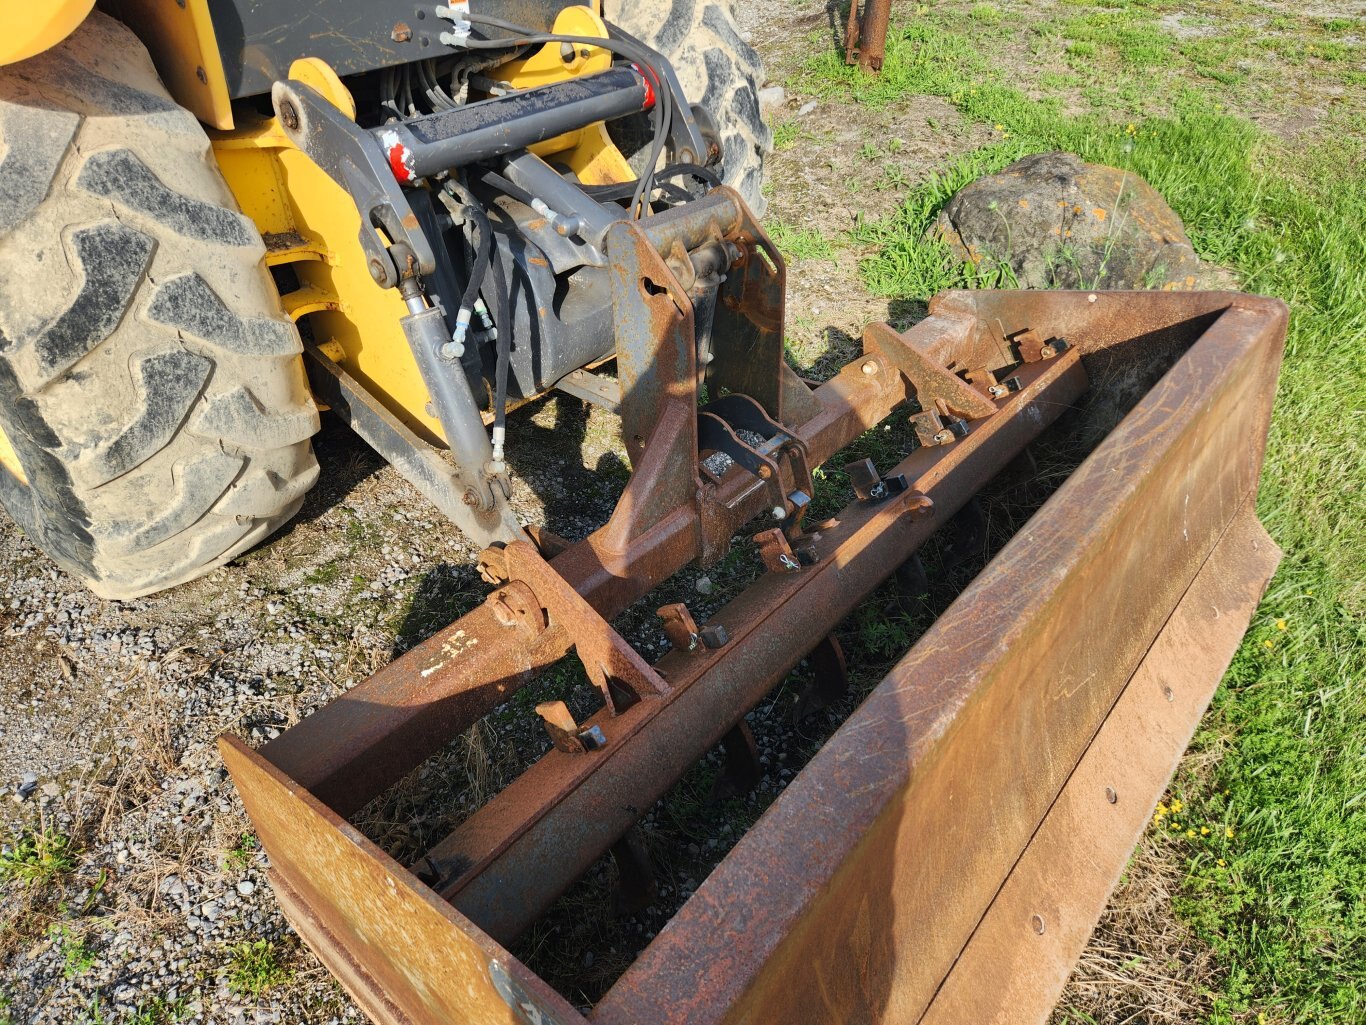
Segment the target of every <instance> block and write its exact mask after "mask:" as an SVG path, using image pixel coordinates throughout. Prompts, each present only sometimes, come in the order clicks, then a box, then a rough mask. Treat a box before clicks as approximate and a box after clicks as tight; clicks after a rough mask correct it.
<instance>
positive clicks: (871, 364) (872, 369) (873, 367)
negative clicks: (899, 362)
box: [859, 359, 878, 376]
mask: <svg viewBox="0 0 1366 1025" xmlns="http://www.w3.org/2000/svg"><path fill="white" fill-rule="evenodd" d="M859 369H860V370H862V371H863V372H864V373H865V374H868V375H869V376H871V375H873V374H876V373H877V371H878V366H877V360H875V359H870V360H864V363H863V366H861V367H860V368H859Z"/></svg>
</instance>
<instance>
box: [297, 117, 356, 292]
mask: <svg viewBox="0 0 1366 1025" xmlns="http://www.w3.org/2000/svg"><path fill="white" fill-rule="evenodd" d="M280 124H282V125H284V126H285V127H286V128H287V129H289V130H290V131H291V132H292V131H294V130H295V129H296V128H298V127H299V111H298V108H296V107H295V106H294V103H293V101H291V100H282V101H281V103H280ZM378 264H379V261H378V260H371V261H370V267H371V271H370V273H371V274H373V273H374V268H375V267H376V266H378Z"/></svg>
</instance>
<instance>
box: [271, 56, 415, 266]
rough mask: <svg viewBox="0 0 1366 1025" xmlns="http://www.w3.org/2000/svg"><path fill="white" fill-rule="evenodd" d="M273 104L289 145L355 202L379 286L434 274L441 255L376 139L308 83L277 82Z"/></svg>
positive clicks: (367, 255) (368, 259) (364, 245)
mask: <svg viewBox="0 0 1366 1025" xmlns="http://www.w3.org/2000/svg"><path fill="white" fill-rule="evenodd" d="M270 99H271V103H272V104H274V107H275V116H276V117H277V118H278V119H279V122H280V128H281V130H282V131H283V132H284V133H285V136H286V137H287V138H288V139H289V141H290V142H292V143H294V145H295V146H297V147H298V148H299V150H300V151H301V152H303V153H305V154H306V155H307V156H308V157H309V159H311V160H312V161H313V162H314V163H315V164H317V165H318V166H319V167H320V168H322V169H323V171H325V172H326V173H327V176H328V177H329V178H331V179H332V180H333V181H335V182H336V183H337V184H338V185H340V186H341V187H342V188H343V189H345V190H346V192H347V194H348V195H349V196H350V197H351V199H352V200H353V201H354V202H355V204H356V209H357V210H359V211H360V216H361V229H360V244H361V248H362V249H363V250H364V252H365V259H366V265H367V266H368V267H369V270H370V276H371V277H372V278H374V280H375V284H377V285H379V286H380V287H382V288H394V287H396V286H397V285H398V283H399V279H400V278H401V277H404V276H407V275H410V274H413V273H416V274H419V275H423V276H425V275H428V274H432V273H434V272H435V271H436V253H435V252H434V251H433V250H432V246H431V243H430V242H429V241H428V239H427V236H426V235H424V234H423V233H422V228H421V226H420V225H419V224H418V221H417V217H416V216H415V215H414V214H413V209H412V207H411V206H409V205H408V200H407V198H406V197H405V196H404V194H403V189H401V188H400V187H399V184H398V182H397V181H396V180H395V179H394V172H393V170H392V169H391V168H390V166H389V164H388V162H387V161H386V160H385V158H384V153H383V151H382V150H381V149H380V147H379V144H378V143H376V142H375V139H374V137H373V136H371V135H370V133H369V132H367V131H366V130H365V129H363V128H361V127H360V126H359V125H358V124H356V123H355V122H354V121H352V120H351V119H350V118H348V117H347V116H346V115H345V114H343V113H342V112H341V111H340V110H338V109H337V108H336V107H334V106H333V105H332V104H331V103H329V102H327V100H326V99H325V98H324V97H323V96H322V95H321V94H320V93H319V92H317V91H316V90H315V89H313V88H311V87H310V86H307V85H305V84H304V83H303V82H298V81H295V80H293V79H291V80H289V81H288V82H276V83H275V85H274V87H272V89H271V92H270ZM381 230H382V231H383V232H384V234H385V235H386V236H387V237H388V239H389V245H388V246H387V247H386V246H385V244H384V239H383V238H381V236H380V234H379V232H380V231H381Z"/></svg>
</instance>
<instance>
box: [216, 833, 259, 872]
mask: <svg viewBox="0 0 1366 1025" xmlns="http://www.w3.org/2000/svg"><path fill="white" fill-rule="evenodd" d="M260 849H261V842H260V841H259V840H257V839H256V834H255V833H243V834H242V835H241V836H239V837H238V838H237V842H236V843H235V844H233V845H232V847H231V848H230V849H229V850H228V851H227V852H226V853H225V854H224V855H223V868H224V870H225V871H228V872H245V871H246V870H247V866H248V865H250V864H251V859H252V858H254V857H255V856H256V852H257V851H259V850H260Z"/></svg>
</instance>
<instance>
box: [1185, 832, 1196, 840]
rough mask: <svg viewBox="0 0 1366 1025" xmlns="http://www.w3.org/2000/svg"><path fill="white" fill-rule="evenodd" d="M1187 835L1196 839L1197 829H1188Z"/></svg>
mask: <svg viewBox="0 0 1366 1025" xmlns="http://www.w3.org/2000/svg"><path fill="white" fill-rule="evenodd" d="M1186 836H1188V837H1189V838H1190V839H1192V840H1194V839H1195V830H1193V829H1188V830H1186Z"/></svg>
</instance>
